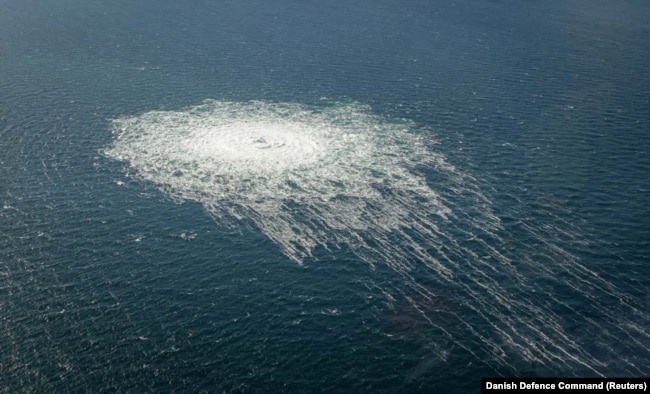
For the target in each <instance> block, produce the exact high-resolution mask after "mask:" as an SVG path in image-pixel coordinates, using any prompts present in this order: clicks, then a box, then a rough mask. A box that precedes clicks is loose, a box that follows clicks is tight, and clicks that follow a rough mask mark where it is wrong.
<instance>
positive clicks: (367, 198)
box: [105, 100, 650, 375]
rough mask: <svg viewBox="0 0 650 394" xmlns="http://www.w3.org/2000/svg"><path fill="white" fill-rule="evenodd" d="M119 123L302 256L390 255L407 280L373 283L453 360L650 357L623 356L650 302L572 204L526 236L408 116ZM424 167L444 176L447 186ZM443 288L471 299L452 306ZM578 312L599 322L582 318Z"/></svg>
mask: <svg viewBox="0 0 650 394" xmlns="http://www.w3.org/2000/svg"><path fill="white" fill-rule="evenodd" d="M112 127H113V133H114V137H115V139H114V142H113V144H112V145H111V146H110V147H109V148H108V149H106V150H105V154H106V155H107V156H108V157H110V158H113V159H116V160H119V161H122V162H125V163H127V164H128V166H129V167H130V168H132V169H134V170H135V172H136V174H137V175H138V176H139V177H140V178H141V179H144V180H147V181H151V182H153V183H155V184H157V185H158V186H159V187H160V189H161V190H162V191H163V192H165V193H167V194H168V195H170V196H172V197H173V198H176V199H180V200H193V201H197V202H200V203H201V204H202V205H203V206H204V207H205V209H206V210H207V211H208V212H209V213H210V215H211V216H213V217H214V218H215V219H218V221H219V223H227V224H228V223H229V225H234V226H236V225H237V224H238V223H239V222H238V221H239V220H240V219H243V218H244V219H246V220H247V221H250V222H252V223H254V225H255V226H256V227H257V228H259V230H260V231H262V232H263V233H264V234H265V235H266V236H267V237H268V238H269V239H270V240H272V241H273V242H274V243H275V244H276V245H277V246H278V247H279V248H280V249H281V250H282V252H283V253H284V254H285V255H286V256H288V257H289V258H291V259H292V260H293V261H295V262H297V263H299V264H303V263H304V262H305V261H306V260H307V259H310V258H312V257H313V253H314V251H315V250H316V249H317V248H322V250H325V251H327V250H331V248H338V247H342V246H345V247H346V248H348V249H349V250H350V251H352V252H353V253H355V255H356V256H357V257H358V258H359V259H360V260H362V261H364V262H366V263H368V264H369V265H370V266H371V267H376V266H379V265H384V266H387V267H389V268H390V269H391V270H392V272H394V273H395V274H396V275H397V276H398V277H399V278H401V281H400V283H398V284H394V283H393V284H390V285H389V284H385V283H378V282H374V281H373V280H372V279H369V280H368V283H367V287H368V288H373V289H375V290H377V291H379V292H381V293H382V294H384V296H385V299H386V302H387V303H388V305H389V306H390V307H395V303H396V302H397V301H396V300H397V299H398V298H401V299H403V300H405V302H406V303H407V304H408V305H409V308H410V309H411V310H412V311H413V313H415V314H417V315H418V316H419V317H420V318H421V319H422V321H424V322H426V324H427V325H428V327H429V328H430V331H431V332H432V333H433V334H434V335H437V336H438V337H439V338H443V339H444V341H443V342H444V343H450V344H451V345H450V346H451V348H449V349H448V348H444V346H442V345H435V346H433V348H435V349H438V350H435V352H437V353H439V354H438V356H439V359H440V360H441V361H442V362H444V361H445V360H446V359H447V357H448V354H449V351H450V349H452V348H453V349H464V351H465V352H467V353H469V354H471V355H472V357H474V359H475V360H481V359H482V360H484V361H485V362H486V363H489V364H490V365H492V366H493V367H494V368H495V370H496V371H499V370H509V369H508V368H511V367H512V368H516V365H519V364H521V360H524V362H526V363H529V364H530V365H542V366H547V367H549V368H551V369H554V370H555V371H557V372H558V373H560V372H562V373H568V372H567V371H575V373H589V374H596V375H603V374H604V373H606V372H607V371H610V370H611V369H609V368H610V362H611V360H613V359H614V360H617V361H616V362H617V363H618V364H617V365H618V367H617V368H619V369H617V371H620V372H619V373H627V374H643V373H648V372H649V371H648V369H647V368H645V369H644V367H643V365H642V363H643V359H642V358H641V359H640V360H639V359H638V358H634V357H628V358H624V359H621V358H619V357H617V355H618V354H621V352H625V351H626V350H627V351H629V354H639V351H644V352H649V351H650V346H649V343H650V333H648V330H647V327H648V326H649V323H650V318H649V317H648V314H647V313H645V312H643V310H641V309H638V308H634V307H633V306H630V305H628V304H627V303H626V302H625V300H626V299H627V296H626V294H623V293H622V292H621V291H620V290H619V289H618V288H617V287H615V286H614V285H613V284H612V283H610V282H608V281H606V280H605V279H603V278H602V277H600V276H599V275H598V274H597V273H596V272H593V271H592V270H590V269H589V267H587V266H586V265H584V264H583V263H582V262H581V261H580V259H579V258H578V257H576V256H575V255H573V254H572V253H570V252H569V251H567V250H565V249H564V248H562V247H561V246H558V244H557V242H555V240H556V239H558V237H562V238H563V239H570V240H574V241H575V242H576V243H578V242H583V241H584V240H583V238H582V235H581V234H580V230H579V229H577V228H575V227H574V226H572V225H571V224H570V223H566V221H563V219H562V218H560V217H559V216H558V217H556V219H557V220H555V221H554V223H559V224H557V225H553V226H549V225H547V226H545V227H544V228H539V227H536V226H535V224H534V223H530V222H527V221H525V220H522V225H521V231H524V232H525V237H527V238H528V239H530V240H532V242H531V243H530V244H528V245H526V244H524V243H523V242H521V243H520V244H519V245H518V247H517V248H512V247H511V245H509V244H508V243H509V242H512V241H511V240H510V239H511V238H512V237H511V236H508V234H505V235H504V231H505V230H504V226H503V225H502V223H501V221H500V219H499V217H498V216H497V215H496V214H494V210H493V203H492V201H490V199H489V198H488V197H487V196H486V195H485V194H484V193H483V192H482V189H481V183H480V182H478V181H477V180H476V179H475V178H474V177H473V176H472V175H470V174H468V173H466V172H463V171H460V170H459V169H457V168H456V167H455V166H453V165H451V164H450V163H449V162H448V160H447V159H446V158H445V157H444V156H443V155H442V154H440V153H437V152H435V151H433V150H432V149H431V145H432V143H431V142H432V141H430V140H428V138H430V136H427V135H425V133H421V132H419V131H418V129H417V127H416V126H415V125H414V124H412V123H410V122H408V121H404V120H399V121H397V120H390V119H386V118H383V117H380V116H377V115H375V114H373V113H372V111H371V109H370V108H369V107H367V106H365V105H362V104H358V103H347V104H342V103H327V104H324V105H322V106H318V107H309V106H305V105H301V104H296V103H271V102H265V101H251V102H243V103H239V102H225V101H216V100H207V101H205V102H203V103H202V104H200V105H197V106H194V107H190V108H188V109H185V110H182V111H151V112H147V113H144V114H141V115H138V116H132V117H123V118H119V119H115V120H114V121H113V122H112ZM425 171H426V172H428V173H429V174H431V173H432V174H435V179H436V180H438V179H440V180H441V184H440V185H436V186H435V189H434V186H432V185H431V184H430V183H428V182H427V179H426V178H425V175H424V174H425ZM443 191H444V192H443ZM549 215H553V213H552V212H550V213H549ZM506 237H507V238H508V240H506V239H505V238H506ZM531 244H532V245H534V247H530V246H529V245H531ZM423 279H424V280H423ZM548 283H552V284H553V285H554V286H555V288H557V289H560V290H558V291H557V292H555V291H549V287H548V286H546V285H547V284H548ZM442 288H444V289H447V290H445V291H446V292H448V293H449V294H453V296H454V298H455V304H456V305H457V306H458V307H457V309H452V308H444V306H441V303H440V301H439V300H438V294H437V291H438V289H442ZM540 294H541V295H542V296H540ZM539 297H543V299H542V300H541V301H540V298H539ZM580 303H582V304H583V305H585V306H586V307H584V308H581V307H577V306H576V305H579V304H580ZM567 314H570V315H571V316H573V318H574V319H575V321H578V322H580V324H581V325H582V326H581V332H585V333H590V334H589V335H582V334H580V333H576V332H575V330H573V329H569V328H568V327H570V326H574V325H575V324H574V323H569V324H567V322H566V321H565V318H564V316H565V315H567ZM443 315H444V316H443ZM470 315H471V318H469V317H468V316H470ZM612 316H616V319H618V320H617V321H616V322H613V321H612V319H613V318H612ZM614 323H616V324H614ZM443 342H440V343H441V344H442V343H443ZM477 344H480V346H479V347H477ZM646 354H647V353H646ZM504 368H505V369H504Z"/></svg>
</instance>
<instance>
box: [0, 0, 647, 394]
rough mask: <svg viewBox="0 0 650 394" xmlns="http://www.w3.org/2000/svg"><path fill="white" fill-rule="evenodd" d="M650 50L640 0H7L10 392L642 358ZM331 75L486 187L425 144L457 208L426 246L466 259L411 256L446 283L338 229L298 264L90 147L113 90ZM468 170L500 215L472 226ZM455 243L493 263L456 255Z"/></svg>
mask: <svg viewBox="0 0 650 394" xmlns="http://www.w3.org/2000/svg"><path fill="white" fill-rule="evenodd" d="M648 64H650V4H649V3H647V2H645V1H632V0H630V1H619V2H608V1H578V0H572V1H546V2H541V3H539V4H538V3H534V2H510V1H470V0H463V1H457V2H454V3H449V2H431V1H414V2H411V3H409V4H407V5H405V4H404V3H403V2H397V1H392V0H384V1H378V2H377V1H374V2H367V1H361V2H356V3H355V2H352V3H350V2H341V1H334V2H330V3H328V4H325V3H322V2H318V3H317V2H309V1H307V2H296V1H282V2H280V1H270V2H262V1H245V2H241V1H223V2H208V1H198V0H197V1H192V2H189V3H188V4H186V3H183V2H172V1H166V0H165V1H150V0H145V1H139V2H130V1H114V2H99V1H74V0H56V1H47V2H45V1H35V0H21V1H17V0H0V164H1V165H0V350H1V351H0V391H2V392H8V393H9V392H138V393H139V392H151V391H163V392H314V391H329V392H366V391H373V392H448V393H456V392H457V393H465V392H470V391H477V390H478V387H479V382H480V377H482V376H495V375H505V376H509V375H510V376H512V375H532V376H558V375H560V376H595V375H605V376H641V375H646V376H647V375H649V374H650V350H649V349H650V292H649V291H650V290H649V286H650V73H649V72H648V71H649V68H648ZM323 97H327V98H328V99H329V100H334V101H337V102H359V103H363V104H367V105H369V106H370V107H371V108H372V111H373V112H374V113H376V114H378V115H380V116H383V117H386V118H389V119H407V120H408V121H410V122H413V123H414V124H415V125H417V129H418V130H420V132H425V133H431V135H435V138H436V140H437V143H436V144H435V146H432V147H431V149H433V150H435V151H436V152H439V153H441V154H443V155H444V156H445V157H446V159H447V161H448V162H449V163H450V164H452V165H453V166H455V167H456V168H457V169H458V170H459V171H461V172H462V173H464V174H467V176H471V177H472V179H474V181H473V183H472V185H473V186H472V187H475V188H477V190H478V189H480V191H481V192H480V194H477V193H474V194H472V193H468V192H466V191H463V190H461V191H459V190H457V189H454V187H453V185H452V184H451V183H450V182H449V181H448V180H446V179H441V177H440V176H439V173H437V172H435V171H430V172H428V173H427V172H426V169H425V170H424V171H425V175H426V176H427V182H428V184H429V185H430V186H431V188H432V189H434V190H436V191H437V192H438V193H440V194H441V196H443V197H444V198H445V199H447V200H448V201H450V204H452V205H453V206H454V207H461V208H463V209H462V210H461V211H462V213H459V215H461V216H462V215H465V217H466V219H463V220H461V219H459V220H458V222H457V223H460V224H458V225H455V226H449V228H448V229H446V228H445V226H444V225H441V226H442V227H441V228H442V230H443V231H448V232H449V237H450V238H451V237H455V238H454V239H459V240H460V241H459V243H458V244H456V245H454V244H449V245H447V246H446V248H445V249H444V250H437V251H431V252H430V253H433V254H435V253H445V254H446V255H449V256H452V257H451V259H452V260H453V261H454V262H455V263H456V266H455V268H454V270H455V271H454V275H455V278H456V281H455V282H450V283H448V284H447V285H445V286H441V285H440V283H441V282H440V281H438V280H437V279H436V278H435V277H433V276H432V274H431V273H430V272H428V271H426V270H420V269H414V271H413V273H412V276H410V277H411V278H413V279H412V280H413V281H414V283H418V284H419V285H421V286H423V287H424V288H427V291H431V292H433V293H435V294H437V295H438V298H437V299H436V301H435V302H431V301H427V300H423V299H422V300H421V299H418V298H417V297H418V296H417V294H414V293H410V291H411V290H409V289H412V288H409V287H407V286H406V285H403V283H402V281H403V280H404V277H403V275H400V274H398V273H397V272H396V271H395V270H393V269H390V268H388V266H386V265H382V264H377V265H376V266H375V268H374V269H373V268H371V267H369V266H368V265H367V264H365V263H363V262H361V261H360V260H359V259H358V257H357V256H355V255H354V254H353V253H350V251H349V250H348V249H346V247H344V246H343V247H341V248H340V249H335V250H334V251H326V250H318V251H317V253H315V255H314V258H312V259H309V261H305V262H304V264H303V265H302V266H301V265H299V264H296V263H295V262H294V261H292V260H291V259H289V258H288V257H287V256H285V255H284V254H283V253H282V252H281V250H280V249H279V248H278V247H277V245H275V244H274V243H273V242H272V241H271V240H269V239H268V238H267V237H266V236H265V235H264V234H263V233H262V232H260V231H259V230H258V229H257V228H255V226H254V225H252V224H251V223H249V222H246V221H245V220H243V221H242V222H241V226H239V227H237V226H235V227H232V226H224V225H222V224H221V223H219V222H218V221H215V220H214V219H213V217H211V216H210V215H209V214H207V213H206V211H205V209H204V208H203V206H202V205H200V204H198V203H195V202H192V201H186V202H184V203H178V201H175V200H173V199H171V198H169V196H167V195H166V194H165V193H163V192H161V191H160V190H159V188H158V187H157V186H156V185H154V184H152V183H149V182H146V181H143V180H141V179H138V178H137V177H127V176H126V174H128V172H129V169H128V168H127V167H126V166H125V164H124V163H120V162H116V161H113V160H110V159H109V158H107V157H105V156H104V155H103V154H102V150H103V149H105V148H106V147H107V146H110V145H111V143H112V142H113V138H114V137H113V135H112V133H111V119H115V118H118V117H120V116H136V115H138V114H141V113H143V112H147V111H152V110H179V109H183V108H187V107H188V106H192V105H195V104H197V103H200V102H201V101H203V100H205V99H217V100H225V101H248V100H266V101H269V102H297V103H302V104H305V105H316V104H315V103H318V102H319V100H321V98H323ZM476 195H481V196H484V197H485V198H486V199H487V200H489V201H490V204H491V206H490V209H491V210H492V211H491V212H493V214H494V216H495V217H496V218H498V221H499V222H500V227H499V228H498V229H497V230H495V231H497V233H498V234H497V235H495V236H494V237H488V236H483V235H482V234H479V233H477V234H476V238H471V237H466V236H465V235H466V233H465V232H464V230H463V227H462V226H463V223H473V222H472V217H474V216H473V215H475V214H476V215H478V213H479V212H481V211H483V210H484V209H485V207H484V201H482V200H481V201H479V200H477V199H475V198H474V197H472V196H476ZM495 220H497V219H495ZM469 231H470V230H467V232H469ZM472 231H473V230H472ZM496 240H498V242H496ZM420 242H421V244H422V245H423V247H425V248H426V247H427V245H428V244H427V240H426V239H422V240H420ZM461 249H462V252H460V250H461ZM456 250H458V251H456ZM471 250H475V259H476V260H477V261H478V260H481V259H483V258H484V256H483V255H485V254H487V255H489V256H487V257H485V259H486V260H485V261H488V260H489V259H490V258H491V257H492V258H493V260H494V261H493V262H491V263H489V264H490V267H496V269H492V270H487V271H486V272H487V273H483V272H482V271H478V270H476V269H474V268H467V269H466V270H464V268H463V267H475V265H473V264H474V263H475V261H473V260H472V258H471V257H468V256H470V252H468V251H471ZM495 256H496V257H498V256H504V257H503V261H508V262H509V263H510V265H511V266H509V267H504V269H503V271H501V270H500V269H498V267H499V262H498V261H496V260H499V259H494V257H495ZM481 261H483V260H481ZM411 263H413V264H414V266H415V267H418V262H417V261H414V262H411ZM508 270H511V271H512V272H517V276H516V277H517V278H518V279H517V282H513V278H514V276H510V274H507V273H505V272H511V271H508ZM479 274H481V275H482V274H485V275H486V276H485V277H482V278H483V279H481V277H479V276H480V275H479ZM513 275H514V274H513ZM477 277H479V278H478V279H477ZM481 280H483V281H484V282H485V283H488V284H494V283H498V284H499V288H501V289H504V290H503V291H504V292H506V293H504V294H508V297H509V298H508V299H501V300H499V299H498V297H497V296H494V297H495V298H494V300H495V303H500V302H503V310H499V316H501V317H502V318H503V319H504V322H505V321H507V322H511V323H508V325H507V327H508V330H510V331H507V330H505V329H504V327H505V326H504V325H502V324H501V323H500V322H494V324H492V322H490V319H486V318H485V315H484V314H483V313H482V311H481V304H480V303H477V302H475V301H473V300H474V299H473V298H471V297H470V295H472V294H475V295H476V299H481V300H483V299H488V298H482V297H488V295H485V294H487V293H486V292H489V291H490V288H485V287H482V286H480V284H481V283H483V282H482V281H481ZM523 284H526V285H525V286H524V285H523ZM499 294H500V293H499ZM489 297H492V295H490V296H489ZM517 300H523V301H522V302H525V304H517V302H516V301H517ZM533 304H534V305H540V308H541V309H542V310H544V311H547V312H548V313H549V314H552V316H553V318H552V319H550V318H549V319H546V318H545V317H544V316H533V315H530V316H528V315H526V313H527V312H530V311H531V309H530V308H528V309H526V308H524V307H523V306H521V305H533ZM520 306H521V307H520ZM495 308H496V307H495ZM495 311H496V309H494V310H491V312H490V313H492V314H494V313H496V312H495ZM504 324H505V323H504ZM515 331H516V332H515ZM521 332H525V335H523V334H522V335H523V336H522V337H525V338H528V339H531V341H530V343H523V342H522V341H520V340H517V333H521ZM549 333H553V334H549ZM558 333H562V335H563V336H560V334H558ZM548 335H551V336H552V338H551V339H548ZM545 336H546V337H545ZM509 338H510V339H512V340H510V339H509ZM513 338H514V339H513ZM535 338H537V340H535ZM545 338H546V339H545ZM558 338H561V340H559V339H558ZM544 347H546V348H544ZM566 349H568V350H569V351H568V352H566V351H565V350H566ZM572 352H573V354H572ZM540 355H545V356H544V357H541V356H540ZM538 356H539V357H538ZM546 356H548V357H546ZM545 357H546V358H545ZM452 384H453V385H454V386H453V388H452V387H451V386H450V385H452Z"/></svg>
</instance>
